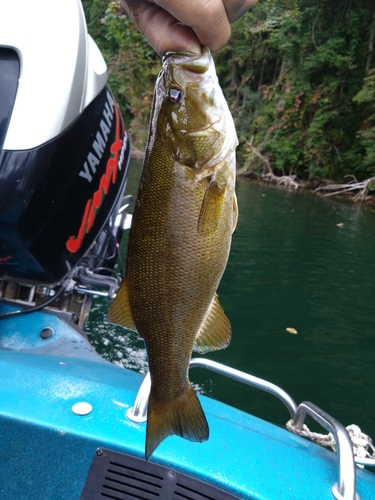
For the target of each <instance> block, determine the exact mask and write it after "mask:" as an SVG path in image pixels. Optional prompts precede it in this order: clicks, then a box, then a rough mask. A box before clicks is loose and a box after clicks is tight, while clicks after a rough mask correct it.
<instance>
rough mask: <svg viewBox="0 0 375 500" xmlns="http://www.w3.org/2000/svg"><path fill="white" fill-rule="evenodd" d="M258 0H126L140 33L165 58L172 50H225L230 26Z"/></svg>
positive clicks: (126, 6) (125, 2) (124, 2)
mask: <svg viewBox="0 0 375 500" xmlns="http://www.w3.org/2000/svg"><path fill="white" fill-rule="evenodd" d="M255 2H256V0H122V4H123V6H124V7H125V9H126V11H127V12H128V14H129V16H130V17H131V18H132V19H133V21H134V24H135V25H136V26H137V28H138V29H139V31H140V32H141V33H142V34H143V35H144V36H145V37H146V38H147V40H148V41H149V43H150V44H151V46H152V47H153V48H154V50H155V51H156V52H157V53H158V54H159V55H160V56H163V55H164V54H165V53H166V52H167V51H169V50H187V51H190V52H197V53H200V51H201V45H205V46H206V47H208V48H209V49H211V50H212V51H215V50H220V49H221V48H223V47H224V45H225V44H226V43H227V41H228V40H229V37H230V33H231V29H230V23H232V22H234V21H236V20H237V19H238V18H239V17H241V16H242V15H243V14H245V12H247V11H248V10H249V9H250V8H251V7H252V6H253V5H254V4H255Z"/></svg>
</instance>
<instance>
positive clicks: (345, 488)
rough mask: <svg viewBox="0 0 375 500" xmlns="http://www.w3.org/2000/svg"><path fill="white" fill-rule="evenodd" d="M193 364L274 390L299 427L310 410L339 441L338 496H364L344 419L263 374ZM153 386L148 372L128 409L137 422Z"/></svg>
mask: <svg viewBox="0 0 375 500" xmlns="http://www.w3.org/2000/svg"><path fill="white" fill-rule="evenodd" d="M190 368H206V369H207V370H211V371H213V372H216V373H219V374H221V375H224V376H226V377H230V378H232V379H234V380H238V381H240V382H243V383H245V384H247V385H250V386H252V387H256V388H258V389H261V390H262V391H265V392H268V393H270V394H273V395H274V396H276V397H277V398H279V399H280V400H281V401H282V402H283V403H284V405H285V406H286V407H287V409H288V411H289V413H290V416H291V418H292V420H293V426H294V427H295V428H296V429H301V428H302V425H303V423H304V421H305V418H306V414H309V415H310V416H312V417H313V418H314V419H315V420H316V421H317V422H319V423H320V424H321V425H322V426H323V427H324V428H325V429H327V430H329V431H331V432H332V434H333V436H334V438H335V441H336V448H337V455H338V462H339V467H338V468H339V471H338V482H337V483H336V484H334V485H333V487H332V494H333V496H334V498H335V499H336V500H360V497H359V496H358V495H357V494H356V473H355V462H354V454H353V448H352V442H351V439H350V436H349V434H348V432H347V430H346V429H345V427H344V426H343V425H342V424H341V423H340V422H338V421H337V420H336V419H334V418H333V417H331V416H330V415H328V414H327V413H325V412H324V411H323V410H321V409H320V408H318V407H317V406H315V405H314V404H313V403H309V402H304V403H301V404H300V405H299V406H298V407H297V405H296V403H295V401H294V400H293V398H292V397H291V396H290V395H289V394H288V393H287V392H286V391H284V390H283V389H281V387H279V386H277V385H275V384H272V383H271V382H267V381H266V380H263V379H261V378H258V377H255V376H253V375H249V374H248V373H245V372H241V371H240V370H236V369H234V368H230V367H229V366H226V365H223V364H221V363H217V362H216V361H212V360H210V359H200V358H194V359H192V360H191V361H190ZM150 389H151V378H150V373H147V375H146V376H145V378H144V379H143V382H142V384H141V386H140V388H139V390H138V394H137V397H136V399H135V402H134V406H133V407H132V408H129V409H128V410H127V412H126V414H127V417H128V418H129V419H130V420H133V421H135V422H145V421H146V420H147V403H148V397H149V394H150Z"/></svg>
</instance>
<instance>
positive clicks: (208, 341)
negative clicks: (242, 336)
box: [193, 294, 232, 354]
mask: <svg viewBox="0 0 375 500" xmlns="http://www.w3.org/2000/svg"><path fill="white" fill-rule="evenodd" d="M231 338H232V329H231V326H230V322H229V319H228V318H227V317H226V315H225V313H224V311H223V308H222V307H221V305H220V304H219V300H218V298H217V295H216V294H215V296H214V298H213V299H212V302H211V305H210V307H209V309H208V311H207V314H206V317H205V319H204V322H203V323H202V326H201V327H200V329H199V332H198V335H197V337H196V339H195V344H194V347H193V349H194V351H196V352H199V353H200V354H205V353H206V352H209V351H218V350H219V349H225V347H228V345H229V342H230V340H231Z"/></svg>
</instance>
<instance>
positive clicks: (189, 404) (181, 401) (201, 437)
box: [145, 383, 209, 460]
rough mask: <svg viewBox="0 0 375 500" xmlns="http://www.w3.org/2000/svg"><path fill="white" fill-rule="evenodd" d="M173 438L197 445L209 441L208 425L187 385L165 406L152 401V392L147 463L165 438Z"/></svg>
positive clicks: (148, 417)
mask: <svg viewBox="0 0 375 500" xmlns="http://www.w3.org/2000/svg"><path fill="white" fill-rule="evenodd" d="M172 435H177V436H181V437H183V438H185V439H188V440H189V441H199V442H200V443H202V442H203V441H207V439H208V436H209V429H208V423H207V420H206V417H205V415H204V412H203V409H202V407H201V404H200V402H199V399H198V397H197V395H196V394H195V391H194V389H193V388H192V386H191V384H190V383H189V385H188V387H187V390H186V391H185V392H184V393H183V394H182V395H180V396H179V397H176V398H174V399H171V400H170V401H168V402H166V403H160V402H159V401H156V400H154V397H153V394H152V389H151V394H150V398H149V401H148V410H147V428H146V450H145V457H146V460H148V459H149V458H150V456H151V455H152V453H153V452H154V451H155V449H156V448H157V447H158V446H159V444H160V443H161V442H162V441H163V440H164V439H165V438H166V437H168V436H172Z"/></svg>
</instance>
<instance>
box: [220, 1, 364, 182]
mask: <svg viewBox="0 0 375 500" xmlns="http://www.w3.org/2000/svg"><path fill="white" fill-rule="evenodd" d="M372 10H374V6H373V5H372V4H370V3H369V2H366V1H365V0H362V1H361V0H359V1H358V2H356V3H355V4H354V3H350V2H344V1H342V2H340V1H339V2H338V1H334V0H325V1H324V2H321V1H320V0H299V1H298V0H265V1H264V2H262V3H258V4H257V5H256V6H255V7H254V8H253V9H252V11H251V12H250V13H248V14H247V15H246V16H245V17H243V18H242V19H241V20H240V21H239V22H238V23H236V24H235V25H234V27H233V36H232V39H231V41H230V43H229V44H228V45H227V47H226V48H225V49H224V50H223V51H222V52H221V53H219V54H217V55H216V61H217V68H218V73H219V78H220V80H221V82H222V84H223V87H224V91H225V94H226V96H227V99H228V102H229V103H230V106H231V109H232V112H233V115H234V117H235V120H236V125H237V130H238V133H239V136H240V148H239V163H240V164H241V163H243V164H246V165H248V167H249V168H250V169H251V168H253V167H257V168H258V167H259V159H258V158H257V157H256V156H255V155H254V154H253V152H252V150H251V149H250V148H249V147H248V146H247V142H248V141H249V140H250V138H251V137H254V140H253V146H254V147H256V148H257V149H258V150H259V151H260V152H261V153H262V155H263V156H266V157H267V158H268V159H269V161H270V163H271V166H272V168H273V169H274V171H275V172H276V173H277V172H280V173H282V172H290V171H294V172H296V173H297V174H298V176H299V177H305V178H335V179H338V180H339V179H341V178H343V177H344V176H345V175H346V174H348V173H353V172H355V174H356V175H357V176H358V178H365V177H366V176H368V169H367V168H366V165H367V164H368V162H369V161H370V156H369V153H370V150H369V144H370V143H371V138H370V137H369V136H370V135H371V134H372V132H370V131H365V132H364V133H363V134H362V136H360V135H358V134H357V131H358V129H359V128H360V127H361V123H362V122H361V120H362V116H361V114H360V113H359V112H358V106H357V105H356V104H355V103H354V102H353V97H354V96H355V95H356V94H357V93H358V92H359V91H360V89H361V85H362V80H363V78H364V77H365V66H366V60H367V57H368V52H367V47H368V46H369V36H370V35H369V32H370V28H371V23H372V21H371V20H372ZM371 137H372V136H371ZM365 148H367V150H366V151H368V152H367V160H366V161H364V160H363V154H364V151H365Z"/></svg>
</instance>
